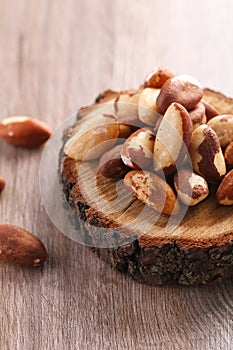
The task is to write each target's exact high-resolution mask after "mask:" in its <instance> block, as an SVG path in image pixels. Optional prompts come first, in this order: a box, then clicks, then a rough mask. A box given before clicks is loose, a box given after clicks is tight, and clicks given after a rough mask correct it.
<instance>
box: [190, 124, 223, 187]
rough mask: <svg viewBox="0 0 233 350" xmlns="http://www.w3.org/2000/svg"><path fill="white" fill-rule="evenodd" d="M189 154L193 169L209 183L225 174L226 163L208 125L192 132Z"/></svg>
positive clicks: (215, 136) (216, 139) (214, 135)
mask: <svg viewBox="0 0 233 350" xmlns="http://www.w3.org/2000/svg"><path fill="white" fill-rule="evenodd" d="M189 154H190V158H191V161H192V165H193V169H194V171H195V172H196V173H197V174H199V175H201V176H203V177H204V178H205V179H206V181H208V182H210V183H214V184H215V183H218V182H219V181H220V180H221V178H222V177H223V176H224V175H225V174H226V164H225V160H224V156H223V153H222V149H221V145H220V142H219V139H218V136H217V134H216V132H215V131H214V130H213V129H212V128H211V127H210V126H208V125H206V124H203V125H200V126H199V127H197V128H196V129H195V130H194V131H193V134H192V138H191V142H190V147H189Z"/></svg>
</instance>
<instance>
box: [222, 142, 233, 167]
mask: <svg viewBox="0 0 233 350" xmlns="http://www.w3.org/2000/svg"><path fill="white" fill-rule="evenodd" d="M224 158H225V161H226V164H227V165H228V166H229V167H233V141H232V142H231V143H229V145H228V146H227V148H226V149H225V153H224Z"/></svg>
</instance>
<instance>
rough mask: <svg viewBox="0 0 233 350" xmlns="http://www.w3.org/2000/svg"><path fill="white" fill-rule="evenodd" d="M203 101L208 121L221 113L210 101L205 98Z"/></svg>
mask: <svg viewBox="0 0 233 350" xmlns="http://www.w3.org/2000/svg"><path fill="white" fill-rule="evenodd" d="M201 102H202V103H203V105H204V106H205V114H206V118H207V121H208V120H210V119H212V118H214V117H216V116H217V115H219V113H218V111H217V110H216V109H215V107H214V106H212V105H211V104H210V103H209V102H207V101H205V100H201Z"/></svg>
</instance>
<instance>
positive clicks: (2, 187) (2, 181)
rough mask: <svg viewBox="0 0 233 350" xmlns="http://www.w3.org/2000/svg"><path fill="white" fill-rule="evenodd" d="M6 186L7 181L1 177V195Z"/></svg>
mask: <svg viewBox="0 0 233 350" xmlns="http://www.w3.org/2000/svg"><path fill="white" fill-rule="evenodd" d="M5 186H6V181H5V179H4V177H2V176H0V193H1V192H2V191H3V190H4V188H5Z"/></svg>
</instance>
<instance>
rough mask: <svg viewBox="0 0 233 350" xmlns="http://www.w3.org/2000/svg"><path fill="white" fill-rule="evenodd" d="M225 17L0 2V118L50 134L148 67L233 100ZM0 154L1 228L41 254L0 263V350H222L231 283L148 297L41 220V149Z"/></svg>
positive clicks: (177, 10)
mask: <svg viewBox="0 0 233 350" xmlns="http://www.w3.org/2000/svg"><path fill="white" fill-rule="evenodd" d="M232 12H233V3H231V2H230V1H228V0H223V1H222V2H221V4H220V3H219V1H210V0H206V1H204V2H203V1H200V0H198V1H195V2H194V1H193V2H191V1H190V2H188V3H187V1H184V0H178V1H172V0H164V1H152V0H147V1H144V2H142V1H137V0H136V1H135V0H127V1H123V0H119V1H108V0H103V1H100V0H94V1H89V0H87V1H83V0H67V1H63V0H56V1H55V0H51V1H46V0H40V1H37V0H30V1H29V0H20V1H18V0H0V19H1V20H0V72H1V84H0V106H1V112H0V115H1V117H7V116H11V115H30V116H33V117H36V118H39V119H41V120H43V121H46V122H47V123H48V124H50V126H51V127H52V128H53V129H55V128H56V127H57V126H58V125H59V124H60V123H62V121H63V120H64V119H66V118H67V117H69V116H70V115H71V114H73V113H75V112H76V110H77V109H78V108H79V107H80V106H85V105H88V104H90V103H91V102H92V101H93V100H94V99H95V97H96V96H97V95H98V94H99V93H100V92H102V91H104V90H105V89H108V88H112V89H118V90H122V89H127V88H129V87H130V88H131V87H137V86H138V85H139V84H141V83H142V82H143V79H144V76H145V75H146V73H147V72H148V71H150V70H151V69H153V68H154V66H155V65H159V64H160V65H165V66H167V67H168V68H170V69H171V70H173V71H174V72H176V73H188V74H191V75H194V76H195V77H197V78H198V79H199V80H200V81H201V82H202V84H203V85H204V86H208V87H210V88H213V89H215V90H218V91H221V92H223V93H224V94H226V95H228V96H233V87H232V81H233V69H232V52H233V41H232V31H233V23H232V20H231V13H232ZM0 148H1V157H0V175H1V176H4V177H5V178H6V180H7V186H6V188H5V190H4V192H3V193H2V194H1V197H0V220H1V223H11V224H14V225H18V226H22V227H24V228H25V229H27V230H28V231H30V232H33V233H34V234H36V235H37V236H38V237H39V238H40V239H41V240H42V241H43V242H44V244H45V246H46V247H47V250H48V255H49V257H48V260H47V262H46V263H45V265H44V267H43V268H34V269H32V268H25V267H19V266H10V265H7V264H6V263H1V264H0V271H1V281H2V283H1V296H0V310H1V321H0V329H1V334H0V348H1V349H3V350H5V349H10V350H12V349H17V350H21V349H36V350H37V349H46V350H47V349H71V350H73V349H82V350H83V349H84V350H85V349H87V350H92V349H93V350H94V349H98V350H99V349H101V350H102V349H103V350H105V349H113V350H115V349H117V350H121V349H129V350H135V349H139V350H141V349H143V350H144V349H164V350H165V349H166V350H167V349H179V350H180V349H185V350H186V349H187V350H188V349H190V350H191V349H200V350H206V349H208V350H209V349H214V350H215V349H221V350H222V349H223V350H225V349H226V350H228V349H229V350H231V349H232V346H233V336H232V327H233V317H232V316H233V315H232V308H233V294H232V288H233V282H232V280H227V281H226V282H224V283H220V284H216V285H213V286H205V287H201V288H197V287H191V288H190V287H188V288H184V287H171V286H167V287H151V286H146V285H143V284H140V283H138V282H135V281H133V280H132V279H131V278H129V277H127V276H125V275H124V274H121V273H119V272H116V271H113V270H111V269H110V268H109V267H108V266H107V265H106V264H105V263H103V262H102V261H101V260H99V259H98V258H97V257H96V255H95V254H93V253H92V252H91V250H89V249H88V248H86V247H84V246H81V245H79V244H77V243H74V242H72V241H70V240H69V239H68V238H66V237H65V236H64V235H62V234H61V233H60V232H58V231H57V230H56V228H55V227H54V226H53V225H52V223H51V222H50V220H49V218H48V217H47V215H46V213H45V211H44V209H43V206H42V202H41V199H40V189H39V185H38V176H39V175H38V173H39V162H40V158H41V155H42V149H40V150H22V149H15V148H14V147H13V146H10V145H8V144H6V143H5V142H4V141H0ZM197 225H198V223H197Z"/></svg>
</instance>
